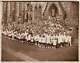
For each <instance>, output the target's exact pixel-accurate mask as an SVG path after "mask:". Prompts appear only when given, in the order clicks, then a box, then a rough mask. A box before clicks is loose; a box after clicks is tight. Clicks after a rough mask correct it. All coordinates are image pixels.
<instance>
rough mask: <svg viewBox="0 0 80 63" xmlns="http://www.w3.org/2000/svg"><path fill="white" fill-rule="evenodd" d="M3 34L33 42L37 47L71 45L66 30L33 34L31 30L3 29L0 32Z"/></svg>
mask: <svg viewBox="0 0 80 63" xmlns="http://www.w3.org/2000/svg"><path fill="white" fill-rule="evenodd" d="M2 33H3V34H4V35H7V36H8V37H11V38H12V39H15V38H16V39H18V40H22V41H23V42H29V43H33V44H35V45H37V46H39V47H41V45H43V46H44V47H56V48H57V47H64V46H66V45H69V46H71V39H72V38H71V36H70V35H68V34H66V32H63V33H62V32H59V33H58V34H56V33H52V34H49V33H47V32H45V33H43V34H34V33H32V32H28V31H24V32H22V33H19V32H17V31H12V30H11V31H9V30H5V31H3V32H2Z"/></svg>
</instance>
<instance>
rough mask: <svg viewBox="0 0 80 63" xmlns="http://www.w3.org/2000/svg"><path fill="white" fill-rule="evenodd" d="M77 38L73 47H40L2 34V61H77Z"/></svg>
mask: <svg viewBox="0 0 80 63" xmlns="http://www.w3.org/2000/svg"><path fill="white" fill-rule="evenodd" d="M77 60H78V44H77V39H76V40H75V43H73V45H72V46H71V47H66V48H65V47H62V48H58V49H55V48H38V47H37V46H33V45H30V44H22V43H21V42H20V41H18V40H11V39H9V38H7V37H5V36H2V61H77Z"/></svg>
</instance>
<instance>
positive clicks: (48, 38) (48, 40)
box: [46, 35, 50, 44]
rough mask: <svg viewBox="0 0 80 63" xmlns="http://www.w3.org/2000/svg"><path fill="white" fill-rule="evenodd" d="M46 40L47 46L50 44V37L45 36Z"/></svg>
mask: <svg viewBox="0 0 80 63" xmlns="http://www.w3.org/2000/svg"><path fill="white" fill-rule="evenodd" d="M46 38H47V40H46V41H47V43H48V44H50V36H49V35H47V37H46Z"/></svg>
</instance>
